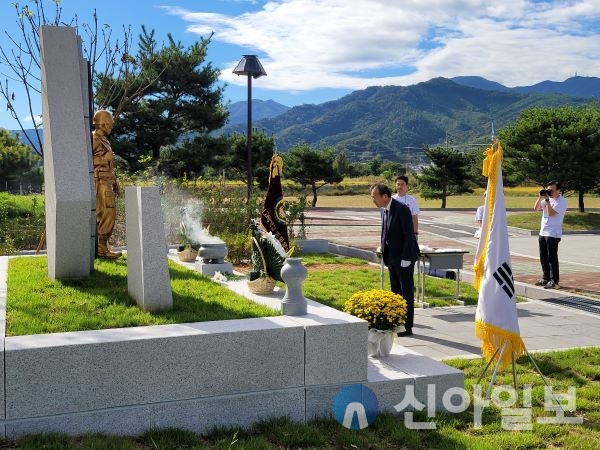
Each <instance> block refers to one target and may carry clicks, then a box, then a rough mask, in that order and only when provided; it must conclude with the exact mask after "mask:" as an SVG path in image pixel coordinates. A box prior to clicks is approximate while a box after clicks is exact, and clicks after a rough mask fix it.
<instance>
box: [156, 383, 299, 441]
mask: <svg viewBox="0 0 600 450" xmlns="http://www.w3.org/2000/svg"><path fill="white" fill-rule="evenodd" d="M279 417H287V418H289V419H290V420H293V421H295V422H304V421H305V394H304V388H293V389H285V390H271V391H263V392H252V393H248V394H242V395H236V396H233V395H230V396H223V397H210V398H202V399H193V400H188V401H183V402H173V403H168V404H163V405H157V406H153V407H152V426H153V427H177V428H184V429H186V430H190V431H193V432H196V433H206V432H208V431H210V430H211V429H213V428H215V427H244V428H247V427H250V426H251V425H252V424H254V423H256V422H259V421H262V420H268V419H272V418H279Z"/></svg>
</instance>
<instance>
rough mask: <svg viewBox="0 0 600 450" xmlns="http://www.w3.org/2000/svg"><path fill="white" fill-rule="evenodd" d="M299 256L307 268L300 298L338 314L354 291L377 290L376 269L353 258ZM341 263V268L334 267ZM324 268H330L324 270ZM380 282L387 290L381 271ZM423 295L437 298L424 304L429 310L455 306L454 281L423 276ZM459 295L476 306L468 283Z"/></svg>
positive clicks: (328, 255)
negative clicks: (429, 307)
mask: <svg viewBox="0 0 600 450" xmlns="http://www.w3.org/2000/svg"><path fill="white" fill-rule="evenodd" d="M301 256H302V261H303V262H304V264H305V265H306V266H307V268H308V277H307V278H306V281H305V282H304V285H303V291H304V295H306V297H308V298H310V299H313V300H315V301H317V302H319V303H323V304H324V305H328V306H331V307H332V308H336V309H339V310H341V309H342V308H343V306H344V302H345V301H346V300H347V299H349V298H350V296H351V295H352V294H354V293H355V292H356V291H361V290H366V289H375V288H379V287H380V286H381V277H380V269H379V266H378V265H373V264H368V263H366V262H365V261H363V260H359V259H355V258H346V257H342V258H340V257H336V256H335V255H331V254H319V255H315V254H309V255H301ZM342 263H343V264H344V266H337V264H342ZM328 265H331V266H332V267H334V268H332V269H327V266H328ZM334 265H335V266H334ZM383 279H384V283H383V285H384V288H385V289H390V286H389V277H388V275H387V269H386V270H385V271H384V277H383ZM415 283H416V276H415ZM425 292H426V293H427V296H428V297H441V298H431V299H430V298H426V299H425V301H426V302H427V303H429V305H430V306H448V305H452V304H456V302H455V301H454V299H453V298H452V297H454V295H455V293H456V281H454V280H449V279H443V278H435V277H431V276H427V277H425ZM460 292H461V297H460V299H461V300H462V301H463V302H464V303H465V305H475V304H477V298H478V294H477V291H476V290H475V288H474V287H473V285H472V284H471V283H464V282H461V288H460ZM444 297H446V298H444Z"/></svg>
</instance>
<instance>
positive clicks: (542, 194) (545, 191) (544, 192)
mask: <svg viewBox="0 0 600 450" xmlns="http://www.w3.org/2000/svg"><path fill="white" fill-rule="evenodd" d="M546 196H548V197H552V191H549V190H548V189H540V197H546Z"/></svg>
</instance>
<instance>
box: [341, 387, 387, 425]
mask: <svg viewBox="0 0 600 450" xmlns="http://www.w3.org/2000/svg"><path fill="white" fill-rule="evenodd" d="M378 409H379V402H378V401H377V396H376V395H375V393H374V392H373V391H372V390H371V389H369V388H368V387H366V386H363V385H362V384H349V385H348V386H344V387H343V388H342V389H340V390H339V391H338V393H337V394H336V396H335V398H334V399H333V415H334V416H335V418H336V420H337V421H338V422H339V423H341V424H342V425H343V426H345V427H346V428H349V429H351V430H362V429H363V428H366V427H368V426H369V425H371V424H372V423H373V421H374V420H375V418H376V417H377V412H378Z"/></svg>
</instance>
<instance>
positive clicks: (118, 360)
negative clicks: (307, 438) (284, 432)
mask: <svg viewBox="0 0 600 450" xmlns="http://www.w3.org/2000/svg"><path fill="white" fill-rule="evenodd" d="M7 260H8V259H7V258H6V257H0V270H2V271H3V272H4V273H0V305H5V301H6V284H5V281H6V267H7ZM192 265H193V264H192ZM225 284H226V285H227V287H228V288H230V289H232V290H234V291H235V292H238V293H240V294H242V295H245V296H247V297H249V298H251V299H253V300H255V301H259V302H261V303H265V304H268V305H270V306H271V307H273V308H275V309H280V305H281V300H282V298H283V294H284V291H283V290H282V289H278V288H276V290H275V292H274V293H273V294H271V295H268V296H257V295H254V294H251V293H250V292H249V291H248V288H247V283H246V281H245V280H237V281H230V282H226V283H225ZM4 312H5V311H4V308H2V310H1V311H0V317H1V318H2V320H1V321H0V322H2V323H1V324H0V325H2V327H3V326H4ZM2 336H4V334H2ZM1 351H2V352H3V354H2V357H0V362H2V363H3V364H2V365H1V366H0V378H1V379H0V387H4V391H3V392H1V395H0V414H1V415H0V436H5V437H9V438H16V437H19V436H22V435H25V434H31V433H48V432H61V433H67V434H71V435H80V434H84V433H109V434H121V435H138V434H141V433H143V432H144V431H145V430H147V429H149V428H151V427H180V428H184V429H188V430H191V431H194V432H197V433H203V432H207V431H209V430H211V429H212V428H214V427H216V426H228V427H232V426H236V427H237V426H240V427H247V426H251V425H252V424H254V423H256V422H257V421H260V420H265V419H269V418H275V417H282V416H287V417H289V418H291V419H292V420H295V421H307V420H311V419H315V418H321V417H331V416H332V401H333V398H334V397H335V395H336V393H337V392H338V391H339V389H340V388H341V387H343V386H345V385H348V384H359V383H360V384H363V385H366V386H368V387H369V388H371V389H372V390H373V391H374V392H375V394H376V395H377V398H378V402H379V410H380V411H382V410H387V411H395V410H394V409H393V406H394V405H396V404H398V403H400V402H401V401H402V400H403V399H404V397H405V395H406V390H407V387H408V386H412V387H413V389H414V392H415V397H416V399H417V400H419V401H420V402H421V403H424V404H427V403H428V402H427V400H428V398H427V397H428V395H427V393H428V385H431V384H433V385H435V393H434V394H433V398H432V396H431V395H430V396H429V397H430V398H429V400H433V399H435V402H436V405H437V406H438V408H437V409H438V410H441V409H442V408H441V406H442V402H441V398H442V395H443V394H444V392H445V391H446V389H448V388H450V387H463V383H464V381H463V374H462V372H460V371H458V370H456V369H453V368H450V367H448V366H445V365H444V364H442V363H439V362H437V361H434V360H432V359H430V358H426V357H424V356H422V355H419V354H417V353H415V352H411V351H409V350H407V349H404V348H403V347H401V346H399V345H395V346H394V348H393V351H392V355H390V356H389V357H385V358H380V359H372V358H368V357H367V324H366V322H365V321H363V320H360V319H357V318H356V317H353V316H350V315H348V314H345V313H343V312H340V311H337V310H335V309H333V308H330V307H327V306H325V305H322V304H319V303H317V302H314V301H310V300H309V301H308V314H307V315H305V316H300V317H288V316H277V317H263V318H254V319H241V320H225V321H213V322H198V323H183V324H174V325H161V326H147V327H134V328H119V329H108V330H98V331H81V332H72V333H53V334H46V335H32V336H10V337H5V338H3V342H2V347H1ZM429 390H430V391H431V389H429ZM410 408H411V407H410V406H409V407H408V409H410Z"/></svg>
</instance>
